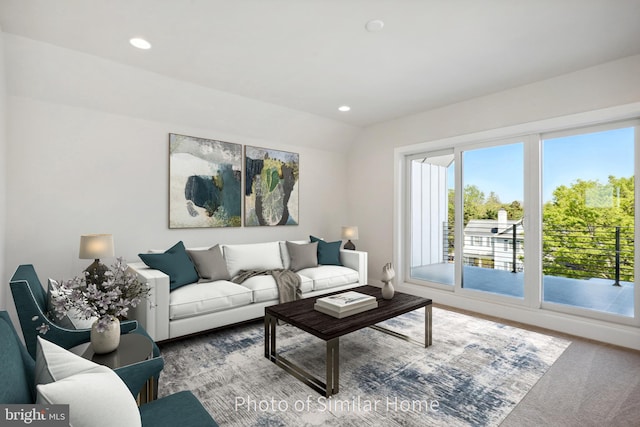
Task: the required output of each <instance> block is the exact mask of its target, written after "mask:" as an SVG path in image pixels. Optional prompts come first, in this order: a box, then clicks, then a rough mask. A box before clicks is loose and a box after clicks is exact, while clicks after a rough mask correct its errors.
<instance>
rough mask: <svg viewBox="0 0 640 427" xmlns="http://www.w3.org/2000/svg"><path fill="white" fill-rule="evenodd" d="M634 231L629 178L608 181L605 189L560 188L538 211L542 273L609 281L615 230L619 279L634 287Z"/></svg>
mask: <svg viewBox="0 0 640 427" xmlns="http://www.w3.org/2000/svg"><path fill="white" fill-rule="evenodd" d="M617 227H619V228H617ZM633 229H634V179H633V177H629V178H616V177H614V176H609V177H608V182H607V184H604V185H603V184H601V183H600V182H599V181H593V180H590V181H584V180H580V179H579V180H576V181H575V182H574V183H573V184H571V185H570V186H566V185H561V186H559V187H557V188H556V189H555V190H554V191H553V198H552V200H551V201H550V202H547V203H545V205H544V206H543V272H544V274H549V275H555V276H565V277H574V278H591V277H601V278H613V277H614V276H615V270H616V259H615V255H616V230H619V233H620V250H621V251H620V254H621V259H620V266H619V268H620V275H621V279H622V280H628V281H633V256H634V247H633Z"/></svg>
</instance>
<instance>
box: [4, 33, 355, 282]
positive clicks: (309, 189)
mask: <svg viewBox="0 0 640 427" xmlns="http://www.w3.org/2000/svg"><path fill="white" fill-rule="evenodd" d="M4 38H5V50H6V58H7V61H6V62H7V76H8V92H9V97H8V111H9V120H8V123H9V125H8V153H7V155H8V176H9V181H8V191H7V205H8V207H7V235H6V244H7V247H8V250H7V254H6V269H7V274H8V275H10V274H12V273H13V270H14V269H15V268H16V266H17V265H19V264H22V263H33V264H34V265H35V266H36V269H37V271H38V273H39V275H40V278H41V279H42V280H44V279H46V278H47V277H55V278H59V279H60V278H68V277H70V276H72V275H76V274H78V273H79V272H80V271H81V270H82V269H83V268H85V267H86V265H88V264H89V263H90V261H88V260H79V259H78V243H79V240H80V235H81V234H84V233H113V235H114V240H115V246H116V254H117V255H119V256H123V257H125V259H127V260H129V261H132V260H137V254H138V253H139V252H142V251H146V250H147V249H149V248H168V247H169V246H171V245H172V244H174V243H175V242H177V241H178V240H183V241H184V242H185V244H186V245H187V246H206V245H213V244H216V243H219V242H223V243H244V242H258V241H269V240H277V239H302V238H306V237H308V235H309V234H316V235H321V236H324V237H326V238H328V239H339V238H340V227H341V226H342V225H344V224H346V219H347V213H346V205H347V192H346V186H345V185H344V183H345V181H346V179H347V172H346V171H347V169H348V168H347V162H346V159H345V156H344V151H345V148H344V147H346V145H347V144H348V143H349V142H350V141H351V140H352V139H353V137H354V135H355V133H356V132H357V131H358V129H357V128H353V127H350V126H346V125H344V124H341V123H337V122H333V121H330V120H327V119H324V118H319V117H315V116H312V115H309V114H306V113H300V112H296V111H293V110H288V109H284V108H281V107H277V106H273V105H270V104H266V103H262V102H257V101H253V100H249V99H246V98H241V97H237V96H234V95H229V94H226V93H222V92H217V91H212V90H208V89H205V88H202V87H199V86H196V85H192V84H187V83H183V82H179V81H176V80H172V79H169V78H166V77H163V76H160V75H157V74H153V73H149V72H146V71H142V70H138V69H135V68H131V67H126V66H122V65H119V64H116V63H113V62H109V61H105V60H102V59H99V58H96V57H92V56H90V55H86V54H82V53H78V52H74V51H70V50H66V49H61V48H58V47H54V46H51V45H47V44H44V43H40V42H35V41H32V40H28V39H24V38H21V37H16V36H12V35H8V34H5V35H4ZM169 133H181V134H186V135H193V136H198V137H203V138H212V139H219V140H223V141H229V142H235V143H240V144H244V145H256V146H260V147H268V148H273V149H281V150H286V151H294V152H297V153H299V154H300V184H299V185H300V195H299V196H300V205H299V211H300V215H299V216H300V225H299V226H284V227H242V228H225V229H188V230H187V229H182V230H175V229H174V230H170V229H168V134H169ZM3 283H6V281H4V282H3Z"/></svg>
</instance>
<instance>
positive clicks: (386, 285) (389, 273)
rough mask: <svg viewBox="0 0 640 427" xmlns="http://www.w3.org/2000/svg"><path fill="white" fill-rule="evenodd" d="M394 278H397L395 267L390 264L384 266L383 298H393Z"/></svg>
mask: <svg viewBox="0 0 640 427" xmlns="http://www.w3.org/2000/svg"><path fill="white" fill-rule="evenodd" d="M394 277H396V272H395V271H394V270H393V265H391V263H390V262H388V263H386V264H385V265H384V267H382V278H381V280H382V298H384V299H391V298H393V294H394V293H395V290H394V289H393V284H392V283H391V281H392V280H393V278H394Z"/></svg>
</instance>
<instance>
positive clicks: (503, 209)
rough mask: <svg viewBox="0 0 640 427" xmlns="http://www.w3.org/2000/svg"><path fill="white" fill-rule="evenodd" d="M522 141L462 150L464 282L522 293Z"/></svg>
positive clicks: (494, 290)
mask: <svg viewBox="0 0 640 427" xmlns="http://www.w3.org/2000/svg"><path fill="white" fill-rule="evenodd" d="M523 162H524V143H523V142H516V143H509V144H504V145H493V146H485V147H481V148H469V149H465V150H464V151H462V168H463V170H462V183H461V186H460V187H461V189H462V192H463V200H462V206H463V215H462V235H463V244H462V262H463V269H462V283H461V285H462V287H463V288H464V289H468V290H473V291H477V292H485V293H491V294H498V295H502V296H507V297H513V298H520V299H523V298H524V256H525V252H524V250H525V235H524V229H523V220H524V214H525V210H524V181H523V179H524V172H523Z"/></svg>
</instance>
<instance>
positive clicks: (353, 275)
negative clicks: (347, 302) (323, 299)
mask: <svg viewBox="0 0 640 427" xmlns="http://www.w3.org/2000/svg"><path fill="white" fill-rule="evenodd" d="M298 274H299V275H300V276H301V277H303V276H305V277H308V278H310V279H311V280H313V290H314V291H319V290H322V289H329V288H333V287H336V286H341V285H348V284H350V283H357V282H358V280H359V277H358V272H357V271H355V270H353V269H351V268H348V267H342V266H338V265H320V266H318V267H316V268H305V269H303V270H300V271H299V272H298Z"/></svg>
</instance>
